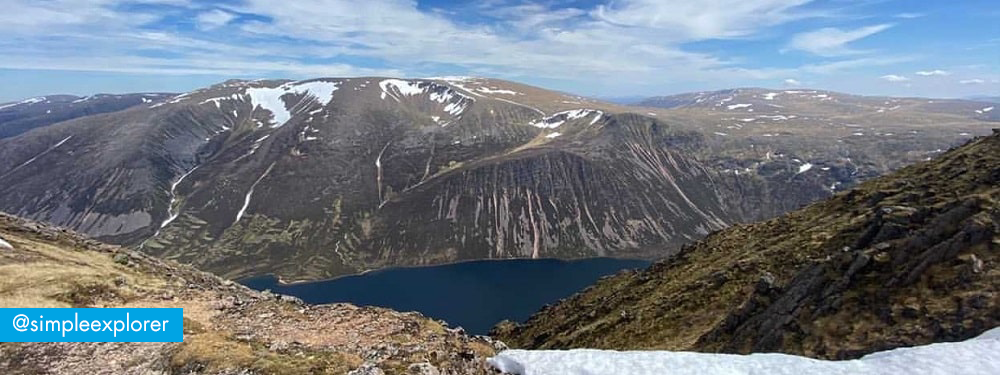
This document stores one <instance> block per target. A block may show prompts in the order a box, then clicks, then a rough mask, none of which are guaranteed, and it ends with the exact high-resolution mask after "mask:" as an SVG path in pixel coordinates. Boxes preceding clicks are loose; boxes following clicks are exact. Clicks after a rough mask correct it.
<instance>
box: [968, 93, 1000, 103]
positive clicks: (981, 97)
mask: <svg viewBox="0 0 1000 375" xmlns="http://www.w3.org/2000/svg"><path fill="white" fill-rule="evenodd" d="M967 99H969V100H975V101H978V102H988V103H1000V96H987V95H979V96H970V97H968V98H967Z"/></svg>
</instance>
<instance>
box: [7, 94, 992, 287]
mask: <svg viewBox="0 0 1000 375" xmlns="http://www.w3.org/2000/svg"><path fill="white" fill-rule="evenodd" d="M147 100H150V99H147ZM633 110H635V108H629V107H619V106H615V105H611V104H606V103H601V102H597V101H593V100H588V99H585V98H580V97H576V96H570V95H566V94H561V93H555V92H551V91H546V90H542V89H538V88H533V87H530V86H524V85H519V84H516V83H511V82H505V81H498V80H488V79H474V78H448V77H445V78H435V79H411V80H402V79H389V78H374V77H373V78H343V79H332V78H331V79H316V80H307V81H297V82H292V81H228V82H225V83H222V84H218V85H215V86H212V87H208V88H205V89H201V90H197V91H194V92H191V93H187V94H183V95H178V96H170V97H163V98H160V99H157V100H150V102H149V103H144V104H141V105H137V106H134V107H131V108H129V109H126V110H124V111H119V112H114V113H108V114H101V115H95V116H89V117H83V118H78V119H75V120H72V121H67V122H62V123H58V124H53V125H49V126H45V127H41V128H38V129H36V130H33V131H30V132H27V133H25V134H21V135H18V136H16V137H12V138H8V139H3V140H0V181H2V184H0V209H2V210H4V211H7V212H11V213H14V214H17V215H21V216H24V217H29V218H33V219H38V220H44V221H48V222H51V223H55V224H58V225H63V226H67V227H71V228H74V229H76V230H79V231H82V232H85V233H87V234H89V235H92V236H95V237H98V238H100V239H102V240H106V241H111V242H114V243H119V244H125V245H130V246H137V247H139V248H141V249H142V250H143V251H146V252H147V253H150V254H154V255H158V256H162V257H166V258H169V259H174V260H179V261H182V262H188V263H193V264H195V265H197V266H199V267H201V268H203V269H206V270H210V271H213V272H218V273H220V274H223V275H226V276H230V277H240V276H249V275H256V274H261V273H276V274H278V275H280V276H282V277H284V278H285V279H317V278H326V277H332V276H337V275H343V274H348V273H355V272H359V271H363V270H367V269H373V268H379V267H385V266H391V265H412V264H431V263H442V262H450V261H456V260H462V259H479V258H497V257H584V256H593V255H604V256H619V257H643V258H658V257H662V256H667V255H669V254H671V253H672V252H673V251H675V250H676V249H677V248H678V246H679V245H680V244H683V243H688V242H690V241H692V240H695V239H698V238H701V237H702V236H704V235H705V234H707V233H709V232H711V231H713V230H717V229H721V228H723V227H726V226H728V225H731V224H734V223H740V222H747V221H751V220H756V219H760V218H768V217H773V216H774V215H776V214H780V213H782V212H785V211H787V210H791V209H795V208H798V207H800V206H802V205H804V204H806V203H808V202H811V201H814V200H816V199H820V198H823V197H826V196H829V195H830V194H831V193H832V192H833V191H836V190H840V189H843V188H845V187H848V186H851V185H852V184H854V183H856V182H857V181H859V180H862V179H864V178H867V177H870V176H874V175H877V174H879V173H882V172H884V171H887V170H890V169H892V168H894V167H895V166H896V165H898V164H900V163H902V162H904V161H905V160H903V159H900V160H902V161H898V162H894V163H887V162H885V161H886V160H888V159H893V158H894V157H895V156H896V155H897V154H900V153H907V152H909V153H912V155H910V158H923V157H925V156H926V155H927V154H926V153H927V152H928V151H925V150H927V149H930V150H933V149H935V148H939V147H944V146H943V145H947V144H950V143H952V142H955V141H956V140H957V139H959V138H960V137H957V136H954V135H951V136H949V135H947V134H945V133H944V131H939V132H938V133H934V134H933V135H930V136H927V137H926V138H927V139H926V140H924V141H920V142H918V141H915V140H905V141H899V142H898V143H897V146H895V147H887V148H884V150H885V152H883V151H881V150H882V149H880V148H877V147H874V146H873V144H875V143H878V144H883V143H884V142H883V141H882V140H876V141H878V142H875V141H850V142H845V143H844V144H840V143H839V142H838V138H837V137H839V135H833V134H832V133H829V134H828V133H825V132H822V131H812V130H810V131H808V132H804V133H802V134H797V135H793V134H790V133H789V134H785V135H783V136H782V137H780V139H779V138H774V139H770V138H767V139H763V138H758V137H757V135H756V133H751V134H750V135H748V136H746V137H743V138H732V139H730V138H726V137H721V136H718V135H715V134H712V133H709V132H708V131H707V129H711V128H710V127H708V126H715V125H714V123H713V125H706V122H712V121H715V120H714V119H713V118H711V117H710V116H709V117H705V116H701V115H698V116H695V115H693V114H692V113H682V112H676V113H675V112H666V111H660V112H650V113H648V114H647V115H637V114H631V113H628V112H629V111H633ZM643 111H645V109H643ZM651 111H656V110H652V109H651ZM699 116H701V117H699ZM969 121H972V122H969V123H963V125H962V126H965V127H967V128H970V129H980V128H983V129H985V126H987V125H988V123H985V122H976V121H973V120H969ZM797 124H798V123H797ZM949 125H954V124H949ZM919 126H920V127H921V129H922V130H926V129H932V130H934V129H939V128H938V127H933V126H930V125H925V124H920V125H919ZM788 129H790V130H794V129H798V130H803V129H810V128H808V127H807V126H806V125H803V124H799V125H795V126H792V125H789V126H788ZM980 130H981V129H980ZM796 131H797V130H796ZM935 131H938V130H935ZM974 131H978V130H974ZM772 138H773V137H772ZM845 155H846V156H848V157H846V158H845ZM906 160H909V159H906Z"/></svg>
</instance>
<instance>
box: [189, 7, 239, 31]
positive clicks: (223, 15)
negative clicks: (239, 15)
mask: <svg viewBox="0 0 1000 375" xmlns="http://www.w3.org/2000/svg"><path fill="white" fill-rule="evenodd" d="M234 19H236V15H235V14H232V13H229V12H226V11H224V10H220V9H213V10H210V11H207V12H201V13H199V14H198V16H197V17H195V21H197V25H198V28H199V29H201V30H212V29H217V28H220V27H222V26H225V25H227V24H229V22H231V21H232V20H234Z"/></svg>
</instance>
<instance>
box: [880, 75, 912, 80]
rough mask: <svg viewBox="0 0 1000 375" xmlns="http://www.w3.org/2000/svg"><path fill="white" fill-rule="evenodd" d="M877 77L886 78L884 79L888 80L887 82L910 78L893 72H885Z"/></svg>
mask: <svg viewBox="0 0 1000 375" xmlns="http://www.w3.org/2000/svg"><path fill="white" fill-rule="evenodd" d="M879 78H881V79H883V80H886V81H889V82H906V81H909V80H910V79H909V78H906V77H904V76H899V75H895V74H886V75H884V76H881V77H879Z"/></svg>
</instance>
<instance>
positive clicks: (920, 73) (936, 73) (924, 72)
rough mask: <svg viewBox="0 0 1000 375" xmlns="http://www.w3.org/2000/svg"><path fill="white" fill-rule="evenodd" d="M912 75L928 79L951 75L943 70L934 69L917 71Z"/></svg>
mask: <svg viewBox="0 0 1000 375" xmlns="http://www.w3.org/2000/svg"><path fill="white" fill-rule="evenodd" d="M914 74H916V75H918V76H924V77H930V76H947V75H951V73H949V72H947V71H944V70H940V69H934V70H921V71H918V72H916V73H914Z"/></svg>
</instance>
